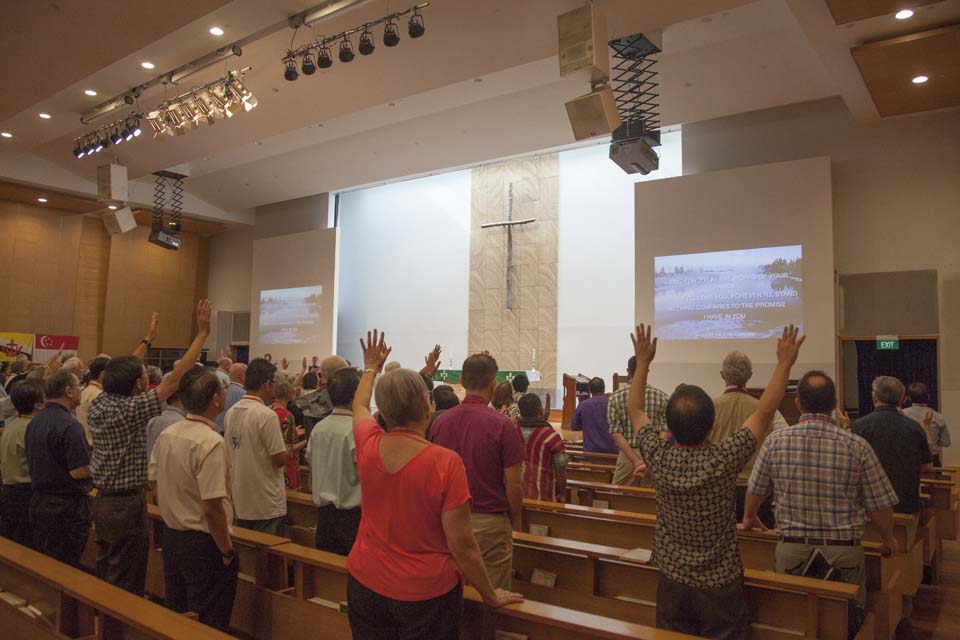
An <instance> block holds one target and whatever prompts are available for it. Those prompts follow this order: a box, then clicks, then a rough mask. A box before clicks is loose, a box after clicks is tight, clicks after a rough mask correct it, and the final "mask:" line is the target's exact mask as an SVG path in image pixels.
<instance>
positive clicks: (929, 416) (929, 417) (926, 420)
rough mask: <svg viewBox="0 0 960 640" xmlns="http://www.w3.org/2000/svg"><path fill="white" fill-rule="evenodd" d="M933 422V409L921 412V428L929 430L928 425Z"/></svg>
mask: <svg viewBox="0 0 960 640" xmlns="http://www.w3.org/2000/svg"><path fill="white" fill-rule="evenodd" d="M932 424H933V409H927V411H926V413H924V414H923V428H924V429H926V431H927V432H928V433H929V432H930V425H932Z"/></svg>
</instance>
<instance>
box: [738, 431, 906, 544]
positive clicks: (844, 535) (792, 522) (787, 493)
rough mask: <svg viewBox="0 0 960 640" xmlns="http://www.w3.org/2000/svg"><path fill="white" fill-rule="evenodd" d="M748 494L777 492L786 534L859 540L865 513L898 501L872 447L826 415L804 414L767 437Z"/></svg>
mask: <svg viewBox="0 0 960 640" xmlns="http://www.w3.org/2000/svg"><path fill="white" fill-rule="evenodd" d="M749 491H750V493H752V494H754V495H756V496H767V495H769V494H770V492H771V491H773V494H774V501H775V503H776V516H777V527H778V529H779V531H780V534H781V535H785V536H804V537H818V538H819V537H823V538H832V539H835V540H857V539H859V538H860V537H861V536H862V535H863V525H864V522H865V520H866V516H865V511H880V510H881V509H886V508H887V507H891V506H893V505H895V504H896V503H897V494H896V493H895V492H894V490H893V486H892V485H891V484H890V480H888V479H887V474H886V473H884V471H883V467H882V466H881V465H880V461H879V460H878V459H877V455H876V453H874V451H873V448H872V447H871V446H870V445H869V444H868V443H867V441H866V440H864V439H863V438H861V437H860V436H858V435H854V434H853V433H850V432H849V431H846V430H844V429H841V428H840V427H838V426H837V425H836V423H835V422H834V421H833V419H832V418H831V417H830V416H829V415H823V414H805V415H803V416H801V417H800V422H798V423H797V424H795V425H793V426H790V427H786V428H784V429H778V430H777V431H775V432H773V433H771V434H770V435H769V436H767V440H766V442H764V444H763V448H762V449H761V450H760V455H759V456H757V461H756V464H755V465H754V467H753V473H752V474H751V475H750V483H749Z"/></svg>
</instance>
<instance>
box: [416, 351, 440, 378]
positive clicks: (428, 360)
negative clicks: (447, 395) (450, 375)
mask: <svg viewBox="0 0 960 640" xmlns="http://www.w3.org/2000/svg"><path fill="white" fill-rule="evenodd" d="M441 351H442V349H441V348H440V345H435V346H434V347H433V350H432V351H430V353H428V354H427V355H426V357H424V359H423V361H424V363H425V364H424V365H423V369H420V374H421V375H424V376H426V377H428V378H431V379H432V378H433V374H435V373H436V372H437V369H439V368H440V352H441Z"/></svg>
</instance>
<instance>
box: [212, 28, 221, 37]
mask: <svg viewBox="0 0 960 640" xmlns="http://www.w3.org/2000/svg"><path fill="white" fill-rule="evenodd" d="M210 33H212V34H213V35H215V36H222V35H223V29H221V28H220V27H210Z"/></svg>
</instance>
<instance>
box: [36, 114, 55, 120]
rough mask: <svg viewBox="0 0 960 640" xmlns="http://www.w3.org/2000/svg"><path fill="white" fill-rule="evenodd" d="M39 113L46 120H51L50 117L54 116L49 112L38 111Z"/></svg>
mask: <svg viewBox="0 0 960 640" xmlns="http://www.w3.org/2000/svg"><path fill="white" fill-rule="evenodd" d="M37 115H38V116H40V117H41V118H43V119H44V120H49V119H50V118H52V117H53V116H51V115H50V114H49V113H38V114H37Z"/></svg>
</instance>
